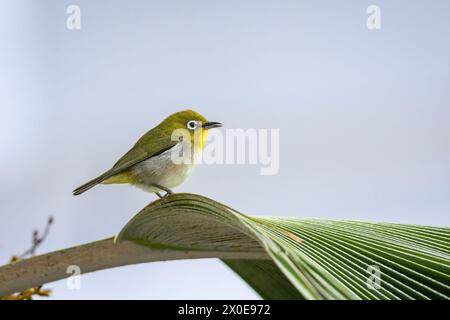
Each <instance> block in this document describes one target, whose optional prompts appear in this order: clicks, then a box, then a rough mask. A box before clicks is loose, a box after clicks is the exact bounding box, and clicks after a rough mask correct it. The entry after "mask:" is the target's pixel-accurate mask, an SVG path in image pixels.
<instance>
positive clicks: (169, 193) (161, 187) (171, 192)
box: [152, 183, 173, 198]
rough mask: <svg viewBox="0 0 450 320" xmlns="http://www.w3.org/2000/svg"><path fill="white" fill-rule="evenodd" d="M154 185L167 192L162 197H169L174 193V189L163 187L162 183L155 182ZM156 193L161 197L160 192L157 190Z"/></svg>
mask: <svg viewBox="0 0 450 320" xmlns="http://www.w3.org/2000/svg"><path fill="white" fill-rule="evenodd" d="M152 186H153V187H155V188H158V189H160V190H163V191H165V192H166V194H165V195H164V196H163V197H162V198H165V197H167V196H169V195H171V194H173V191H172V190H170V189H169V188H166V187H163V186H161V185H159V184H156V183H154V184H153V185H152ZM156 194H157V195H158V196H159V197H161V195H159V194H158V192H157V193H156Z"/></svg>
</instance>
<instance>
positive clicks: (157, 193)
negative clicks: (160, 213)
mask: <svg viewBox="0 0 450 320" xmlns="http://www.w3.org/2000/svg"><path fill="white" fill-rule="evenodd" d="M155 194H156V195H157V196H158V198H160V199H162V197H163V196H162V195H161V193H159V192H155Z"/></svg>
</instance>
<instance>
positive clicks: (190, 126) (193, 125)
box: [187, 120, 198, 130]
mask: <svg viewBox="0 0 450 320" xmlns="http://www.w3.org/2000/svg"><path fill="white" fill-rule="evenodd" d="M197 125H198V123H197V121H194V120H191V121H188V123H187V128H188V129H189V130H195V129H196V128H197Z"/></svg>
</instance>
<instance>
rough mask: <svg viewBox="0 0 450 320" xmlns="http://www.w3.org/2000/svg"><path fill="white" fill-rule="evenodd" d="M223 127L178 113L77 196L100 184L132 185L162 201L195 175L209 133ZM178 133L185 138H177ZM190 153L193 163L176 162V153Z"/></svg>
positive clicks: (193, 114)
mask: <svg viewBox="0 0 450 320" xmlns="http://www.w3.org/2000/svg"><path fill="white" fill-rule="evenodd" d="M221 126H222V124H221V123H219V122H208V121H207V120H206V118H205V117H203V116H202V115H201V114H199V113H198V112H195V111H193V110H184V111H179V112H176V113H174V114H172V115H170V116H169V117H167V118H166V119H164V120H163V121H162V122H161V123H160V124H159V125H157V126H156V127H154V128H153V129H151V130H150V131H148V132H147V133H146V134H144V135H143V136H142V137H141V138H140V139H139V140H138V141H137V142H136V144H135V145H134V146H133V147H132V148H131V149H130V150H129V151H128V152H127V153H126V154H125V155H124V156H123V157H122V158H120V159H119V161H117V162H116V164H115V165H114V166H113V167H112V168H111V169H109V170H108V171H106V172H105V173H103V174H102V175H100V176H98V177H97V178H95V179H92V180H91V181H89V182H87V183H85V184H83V185H82V186H80V187H78V188H77V189H75V190H74V191H73V194H74V195H79V194H82V193H83V192H85V191H87V190H89V189H91V188H92V187H94V186H96V185H97V184H99V183H102V184H114V183H129V184H132V185H135V186H137V187H139V188H142V189H144V190H146V191H149V192H154V193H156V194H157V195H158V197H160V198H161V197H162V196H161V194H160V193H159V192H160V191H161V190H162V191H165V192H166V195H168V194H171V193H172V190H171V189H172V188H175V187H177V186H179V185H180V184H182V183H183V182H184V181H185V180H186V179H187V178H188V177H189V176H190V174H191V173H192V169H193V167H194V165H195V157H196V156H197V155H198V153H199V152H202V150H203V148H204V146H205V141H206V137H207V132H208V130H209V129H212V128H217V127H221ZM176 130H178V131H180V130H181V131H180V132H183V133H184V135H180V136H179V137H178V138H177V139H174V135H173V133H174V132H175V131H176ZM197 140H199V141H197ZM186 150H189V151H190V157H191V159H190V160H191V161H174V153H175V155H177V154H182V153H183V152H186ZM191 150H192V152H191Z"/></svg>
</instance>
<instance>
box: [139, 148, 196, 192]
mask: <svg viewBox="0 0 450 320" xmlns="http://www.w3.org/2000/svg"><path fill="white" fill-rule="evenodd" d="M181 150H182V143H178V144H176V145H175V146H174V147H173V148H172V149H170V150H167V151H165V152H163V153H161V154H160V155H157V156H154V157H152V158H150V159H147V160H145V161H143V162H141V163H139V164H137V165H136V166H135V167H134V169H133V170H134V173H135V174H136V176H137V177H138V183H136V184H135V185H136V186H137V187H139V188H141V189H144V190H146V191H149V192H157V191H161V190H160V189H158V188H155V187H153V186H152V185H153V184H158V185H160V186H163V187H166V188H169V189H171V188H175V187H177V186H179V185H180V184H182V183H183V182H184V181H185V180H186V179H187V178H188V177H189V176H190V175H191V173H192V169H193V168H194V163H193V161H191V163H190V164H185V163H181V164H177V163H175V162H174V161H172V156H171V155H172V152H178V153H179V152H181Z"/></svg>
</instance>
